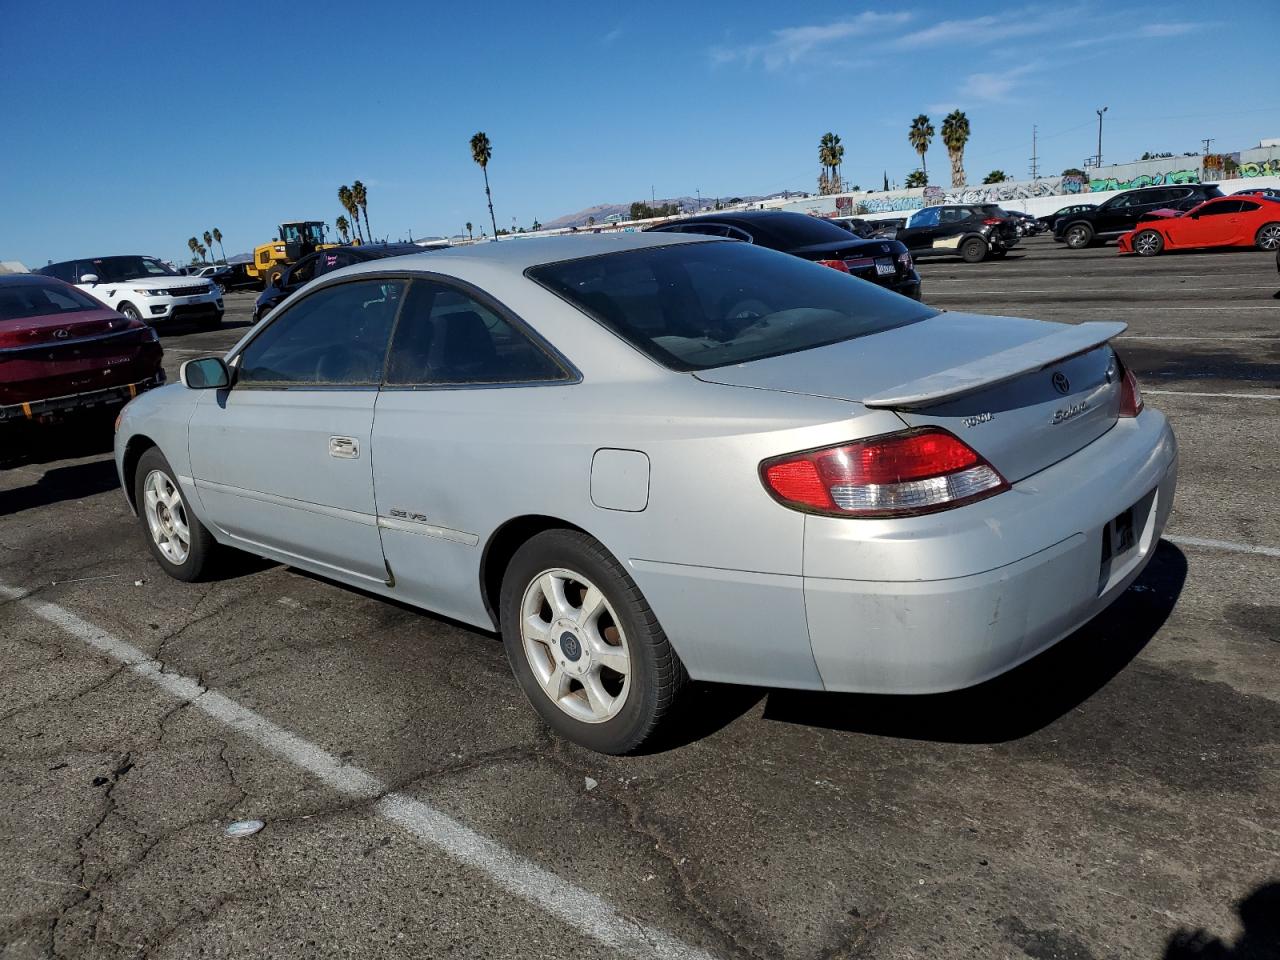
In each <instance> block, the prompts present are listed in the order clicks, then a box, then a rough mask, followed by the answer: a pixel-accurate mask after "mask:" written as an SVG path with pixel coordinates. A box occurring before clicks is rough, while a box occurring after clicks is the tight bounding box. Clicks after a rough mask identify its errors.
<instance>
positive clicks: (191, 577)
mask: <svg viewBox="0 0 1280 960" xmlns="http://www.w3.org/2000/svg"><path fill="white" fill-rule="evenodd" d="M133 495H134V503H136V504H137V507H138V517H139V519H141V521H142V527H143V530H144V531H145V533H146V537H147V546H148V547H149V548H150V549H151V555H152V556H153V557H155V558H156V561H157V562H158V563H159V564H160V566H161V568H162V569H163V570H164V572H165V573H167V574H168V575H169V576H171V577H173V578H174V579H175V580H183V581H186V582H187V583H191V582H194V581H196V580H199V579H200V578H201V576H202V575H203V574H204V573H205V572H206V570H207V569H208V568H209V564H210V562H211V560H212V557H213V553H214V550H215V549H216V547H217V544H216V542H215V541H214V539H213V535H212V534H211V533H209V531H208V529H207V528H206V527H205V526H204V524H202V523H201V522H200V519H199V518H198V517H197V516H196V515H195V513H193V512H192V510H191V508H190V507H189V506H188V504H187V498H186V496H185V494H183V492H182V487H181V486H180V485H179V484H178V478H177V475H176V474H175V473H174V472H173V468H172V467H171V466H169V461H168V460H166V459H165V458H164V454H162V453H161V452H160V450H159V448H157V447H152V448H151V449H150V450H148V451H147V452H146V453H144V454H143V455H142V456H141V457H140V458H139V459H138V466H137V467H136V469H135V470H134V474H133ZM184 529H185V531H186V538H185V541H184V539H183V535H182V534H183V530H184ZM184 547H185V549H184Z"/></svg>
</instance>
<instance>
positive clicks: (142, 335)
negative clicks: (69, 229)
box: [0, 273, 164, 429]
mask: <svg viewBox="0 0 1280 960" xmlns="http://www.w3.org/2000/svg"><path fill="white" fill-rule="evenodd" d="M163 353H164V351H163V350H162V349H161V347H160V340H159V338H158V337H157V336H156V332H155V330H153V329H152V328H151V327H148V326H147V325H146V324H145V323H143V322H142V321H140V320H130V319H128V318H127V317H124V316H121V315H120V314H118V313H116V312H115V311H114V310H112V309H111V308H110V307H108V306H106V305H105V304H103V303H102V302H100V301H98V300H95V299H94V298H93V297H91V296H89V294H87V293H85V292H84V291H83V290H79V289H77V288H76V287H73V286H72V285H71V284H69V283H64V282H63V281H61V280H56V279H54V278H53V277H43V276H37V275H35V274H26V273H24V274H15V275H12V276H0V429H2V428H3V427H4V426H6V425H8V424H12V423H15V422H22V421H26V420H36V421H43V420H47V419H50V418H52V417H54V416H55V415H57V414H60V413H63V412H65V411H69V410H76V409H83V408H87V407H111V406H119V405H122V404H124V403H127V402H128V401H129V399H130V398H131V397H134V396H137V395H138V394H139V393H140V392H142V391H143V390H148V389H150V388H151V387H156V386H159V385H160V384H162V383H164V369H163V368H162V367H161V366H160V360H161V357H162V356H163Z"/></svg>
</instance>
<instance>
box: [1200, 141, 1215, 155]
mask: <svg viewBox="0 0 1280 960" xmlns="http://www.w3.org/2000/svg"><path fill="white" fill-rule="evenodd" d="M1200 142H1201V143H1203V144H1204V153H1203V154H1202V156H1206V157H1207V156H1208V155H1209V145H1210V144H1211V143H1213V137H1205V138H1204V139H1203V140H1201V141H1200Z"/></svg>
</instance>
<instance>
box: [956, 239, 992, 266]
mask: <svg viewBox="0 0 1280 960" xmlns="http://www.w3.org/2000/svg"><path fill="white" fill-rule="evenodd" d="M960 256H961V257H962V258H963V259H964V262H965V263H981V262H982V261H983V260H985V259H987V244H986V241H984V240H979V239H978V238H977V237H970V238H969V239H968V240H966V241H965V242H964V243H962V244H960Z"/></svg>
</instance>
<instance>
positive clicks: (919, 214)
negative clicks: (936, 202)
mask: <svg viewBox="0 0 1280 960" xmlns="http://www.w3.org/2000/svg"><path fill="white" fill-rule="evenodd" d="M940 209H941V208H939V207H924V208H923V209H921V210H917V211H916V212H915V213H913V214H912V215H911V216H910V217H908V218H907V222H906V224H905V225H904V226H903V227H902V228H901V229H900V230H899V231H898V233H897V236H896V237H895V239H897V240H900V241H901V242H903V243H905V244H906V245H907V249H908V250H910V251H911V252H912V253H915V252H916V251H920V250H922V251H927V250H929V249H930V248H931V247H932V246H933V241H934V238H935V237H937V235H938V229H939V226H938V225H939V223H940V221H941V216H940Z"/></svg>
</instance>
